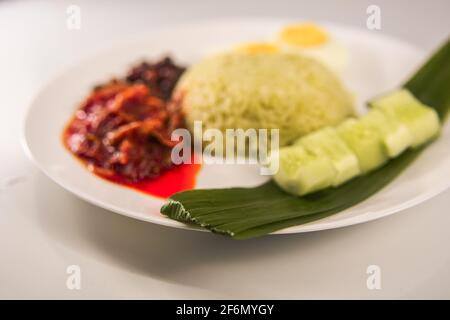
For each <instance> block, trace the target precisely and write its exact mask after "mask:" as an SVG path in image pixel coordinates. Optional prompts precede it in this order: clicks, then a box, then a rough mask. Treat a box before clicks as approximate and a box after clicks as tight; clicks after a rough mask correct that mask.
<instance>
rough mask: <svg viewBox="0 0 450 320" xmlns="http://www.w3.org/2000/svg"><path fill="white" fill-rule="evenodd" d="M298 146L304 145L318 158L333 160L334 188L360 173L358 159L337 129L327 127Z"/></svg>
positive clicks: (299, 141) (299, 142)
mask: <svg viewBox="0 0 450 320" xmlns="http://www.w3.org/2000/svg"><path fill="white" fill-rule="evenodd" d="M296 145H302V146H303V147H304V148H305V149H306V150H307V151H309V152H310V153H312V154H313V155H315V156H318V157H327V158H329V159H330V160H331V162H332V164H333V167H334V169H335V170H336V175H335V177H334V179H333V182H332V186H334V187H336V186H339V185H341V184H343V183H344V182H346V181H348V180H350V179H351V178H353V177H355V176H357V175H358V174H359V173H360V168H359V163H358V158H357V157H356V155H355V154H354V153H353V152H352V151H351V150H350V148H349V147H348V146H347V145H346V144H345V142H344V141H343V140H342V139H341V138H340V137H339V135H338V134H337V132H336V129H334V128H331V127H326V128H323V129H321V130H318V131H316V132H313V133H311V134H309V135H307V136H305V137H303V138H301V139H299V140H297V142H296Z"/></svg>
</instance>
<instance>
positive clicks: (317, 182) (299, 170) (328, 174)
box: [272, 145, 336, 196]
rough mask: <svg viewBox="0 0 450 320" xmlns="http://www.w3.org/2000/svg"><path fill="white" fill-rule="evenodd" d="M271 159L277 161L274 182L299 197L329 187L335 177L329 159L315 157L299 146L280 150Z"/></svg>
mask: <svg viewBox="0 0 450 320" xmlns="http://www.w3.org/2000/svg"><path fill="white" fill-rule="evenodd" d="M272 157H278V159H279V169H278V171H277V173H276V174H275V175H274V180H275V182H276V183H277V184H278V185H279V186H280V187H281V188H282V189H283V190H285V191H287V192H289V193H293V194H296V195H299V196H301V195H304V194H307V193H311V192H314V191H317V190H321V189H325V188H327V187H329V186H331V185H332V183H333V179H334V177H335V175H336V171H335V169H334V167H333V164H332V163H331V161H330V159H328V158H327V157H318V156H315V155H313V154H311V153H309V152H308V151H307V150H306V149H305V148H303V147H302V146H299V145H297V146H291V147H286V148H282V149H280V150H279V151H278V152H275V153H274V154H272Z"/></svg>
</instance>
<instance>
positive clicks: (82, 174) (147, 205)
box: [24, 19, 450, 233]
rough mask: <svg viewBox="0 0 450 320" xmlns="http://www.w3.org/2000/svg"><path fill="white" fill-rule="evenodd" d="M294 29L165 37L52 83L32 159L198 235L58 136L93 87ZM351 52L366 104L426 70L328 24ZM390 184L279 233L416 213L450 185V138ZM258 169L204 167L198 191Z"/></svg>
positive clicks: (355, 82) (234, 26)
mask: <svg viewBox="0 0 450 320" xmlns="http://www.w3.org/2000/svg"><path fill="white" fill-rule="evenodd" d="M288 22H289V21H285V20H284V21H280V20H277V21H274V20H267V19H265V20H254V19H253V20H251V21H250V20H232V21H230V20H228V21H220V22H217V21H216V22H203V23H197V24H193V25H184V26H180V27H175V28H170V29H165V30H160V31H158V32H153V33H150V34H147V35H145V36H139V37H138V38H135V39H133V40H132V41H127V42H126V43H122V44H120V45H118V46H116V47H114V48H112V49H109V50H106V51H105V52H103V53H102V54H99V55H97V56H96V57H93V58H91V59H89V60H86V61H83V62H81V63H79V64H78V65H76V66H74V67H73V68H71V69H69V70H67V71H66V72H64V73H63V74H61V75H60V76H59V77H57V78H56V79H54V80H53V81H51V82H50V83H49V84H48V85H47V86H46V87H45V88H44V89H42V90H41V92H40V93H39V94H38V96H37V97H36V99H35V100H34V102H33V104H32V105H31V107H30V109H29V112H28V114H27V117H26V120H25V126H24V138H25V139H24V141H25V146H26V150H27V153H28V154H29V155H30V157H31V158H32V159H33V160H34V162H35V163H36V164H37V165H38V166H39V168H40V169H42V171H43V172H45V174H47V175H48V176H49V177H50V178H51V179H53V180H54V181H55V182H57V183H58V184H60V185H61V186H62V187H64V188H65V189H67V190H69V191H70V192H72V193H74V194H75V195H77V196H79V197H80V198H82V199H85V200H87V201H89V202H91V203H93V204H96V205H98V206H100V207H103V208H106V209H109V210H111V211H114V212H117V213H120V214H123V215H126V216H129V217H132V218H136V219H140V220H144V221H148V222H153V223H156V224H161V225H165V226H170V227H177V228H184V229H193V230H199V229H197V228H195V227H192V226H188V225H185V224H183V223H179V222H177V221H174V220H171V219H168V218H166V217H165V216H162V215H161V214H160V213H159V209H160V207H161V205H162V204H163V200H161V199H158V198H153V197H151V196H148V195H144V194H142V193H139V192H136V191H133V190H131V189H128V188H125V187H121V186H118V185H115V184H113V183H110V182H107V181H105V180H103V179H101V178H98V177H96V176H95V175H93V174H91V173H89V172H88V171H87V170H86V169H85V167H84V166H83V165H81V164H80V162H78V161H77V160H76V159H75V158H74V157H73V156H72V155H70V154H69V153H68V152H67V150H66V149H65V148H64V147H63V145H62V143H61V132H62V130H63V127H64V125H65V124H66V123H67V121H68V120H69V118H70V117H71V115H72V113H73V112H74V110H75V108H76V107H77V106H78V104H79V103H80V101H82V99H83V97H85V96H86V95H87V94H88V93H89V90H90V88H92V86H93V85H95V84H97V83H99V82H102V81H105V80H108V79H109V78H111V77H112V76H114V75H123V74H124V72H126V70H127V68H128V67H129V66H130V64H133V63H136V62H138V61H139V60H141V59H143V58H146V59H156V58H158V57H161V56H162V55H164V54H166V53H169V54H171V55H172V56H173V57H175V58H176V60H177V61H178V62H182V63H187V64H189V63H192V62H194V61H196V60H198V59H200V58H201V57H202V56H203V55H204V54H205V53H208V52H211V51H215V50H217V49H218V48H224V47H228V46H231V45H233V44H236V43H239V42H242V41H247V40H261V39H267V38H268V37H270V36H271V35H273V33H274V32H276V31H277V30H278V29H279V28H280V26H282V25H284V24H286V23H288ZM325 25H326V26H327V27H328V29H329V30H330V31H331V32H332V34H333V35H334V36H335V37H336V38H338V39H339V40H340V41H342V42H343V43H344V45H345V46H346V47H348V48H349V50H350V54H351V66H350V68H349V70H348V71H347V73H346V74H345V75H344V79H345V82H346V84H347V86H348V87H349V88H350V89H351V90H352V91H354V92H355V94H356V97H357V100H358V103H359V106H360V107H362V106H363V101H366V100H367V99H369V98H371V97H373V96H375V95H377V94H380V93H382V92H385V91H387V90H390V89H392V88H395V87H396V86H398V85H399V84H401V83H402V82H403V81H404V80H405V79H406V78H407V77H408V76H409V75H410V74H411V73H412V72H413V71H414V70H415V69H416V68H417V67H418V66H419V65H420V63H421V61H422V59H423V57H424V54H423V53H422V52H421V51H420V50H418V49H416V48H414V47H412V46H410V45H408V44H405V43H403V42H401V41H398V40H395V39H392V38H389V37H386V36H383V35H381V34H379V33H378V32H369V31H365V30H358V29H354V28H349V27H343V26H336V25H330V24H325ZM449 129H450V128H449V126H447V128H445V130H444V132H443V134H442V136H441V137H440V139H439V140H438V141H436V142H435V143H433V144H432V145H431V146H430V147H429V148H428V149H427V150H426V152H424V153H423V154H422V155H421V156H420V158H419V159H418V160H417V161H416V162H415V163H414V164H413V165H412V166H411V167H410V168H408V170H406V171H405V172H404V173H403V174H402V175H401V176H400V177H399V178H397V179H396V180H395V181H394V182H393V183H391V184H390V185H389V186H387V187H386V188H384V189H383V190H382V191H380V192H379V193H377V194H375V195H374V196H372V197H371V198H369V199H368V200H366V201H364V202H362V203H360V204H358V205H356V206H354V207H352V208H350V209H347V210H345V211H343V212H341V213H339V214H336V215H333V216H331V217H329V218H326V219H323V220H320V221H315V222H312V223H309V224H306V225H302V226H296V227H291V228H287V229H284V230H281V231H278V232H276V233H297V232H307V231H315V230H324V229H331V228H337V227H343V226H348V225H352V224H356V223H361V222H366V221H370V220H374V219H377V218H380V217H383V216H387V215H389V214H392V213H395V212H399V211H401V210H404V209H406V208H409V207H411V206H414V205H417V204H419V203H420V202H423V201H425V200H427V199H429V198H431V197H433V196H435V195H437V194H438V193H440V192H442V191H444V190H445V189H446V188H448V187H449V185H450V179H449V177H450V165H449V164H450V148H449V147H448V146H449V143H450V130H449ZM264 180H265V179H264V178H262V177H261V176H260V175H259V174H258V171H257V169H256V168H254V167H247V166H242V165H241V166H239V165H236V166H220V167H217V166H212V165H211V166H204V167H203V169H202V171H201V172H200V174H199V176H198V183H197V187H198V188H206V187H210V188H211V187H224V186H253V185H257V184H259V183H261V182H263V181H264Z"/></svg>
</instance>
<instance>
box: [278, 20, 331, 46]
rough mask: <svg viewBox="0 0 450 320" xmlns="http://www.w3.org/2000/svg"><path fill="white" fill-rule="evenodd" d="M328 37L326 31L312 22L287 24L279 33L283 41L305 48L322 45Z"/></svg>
mask: <svg viewBox="0 0 450 320" xmlns="http://www.w3.org/2000/svg"><path fill="white" fill-rule="evenodd" d="M328 38H329V37H328V34H327V32H326V31H325V30H323V29H322V28H320V27H319V26H317V25H315V24H313V23H305V24H298V25H291V26H287V27H285V28H284V29H283V30H282V31H281V33H280V39H281V40H282V41H283V42H285V43H288V44H291V45H294V46H299V47H305V48H308V47H315V46H319V45H322V44H324V43H326V42H327V41H328Z"/></svg>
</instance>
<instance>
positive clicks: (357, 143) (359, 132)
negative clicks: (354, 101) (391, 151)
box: [337, 119, 388, 173]
mask: <svg viewBox="0 0 450 320" xmlns="http://www.w3.org/2000/svg"><path fill="white" fill-rule="evenodd" d="M337 132H338V134H339V136H340V137H341V138H342V139H343V140H344V141H345V143H346V144H347V146H348V147H349V148H350V149H351V150H352V151H353V152H354V153H355V154H356V157H357V158H358V162H359V167H360V169H361V172H362V173H366V172H369V171H371V170H373V169H375V168H378V167H380V166H381V165H383V164H384V163H385V162H386V161H387V160H388V155H387V153H386V151H385V148H384V145H383V141H382V139H381V136H380V134H379V132H378V130H375V129H374V128H372V127H371V126H367V125H365V124H363V123H362V122H361V121H360V120H355V119H348V120H346V121H344V122H343V123H342V124H341V125H339V126H338V128H337Z"/></svg>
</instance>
